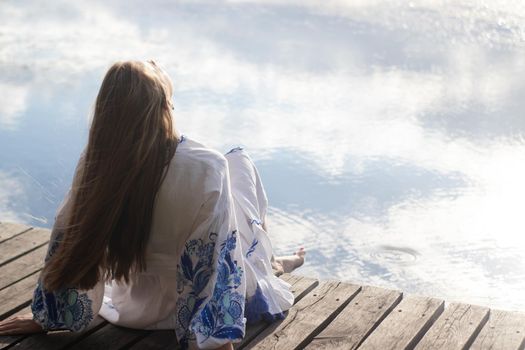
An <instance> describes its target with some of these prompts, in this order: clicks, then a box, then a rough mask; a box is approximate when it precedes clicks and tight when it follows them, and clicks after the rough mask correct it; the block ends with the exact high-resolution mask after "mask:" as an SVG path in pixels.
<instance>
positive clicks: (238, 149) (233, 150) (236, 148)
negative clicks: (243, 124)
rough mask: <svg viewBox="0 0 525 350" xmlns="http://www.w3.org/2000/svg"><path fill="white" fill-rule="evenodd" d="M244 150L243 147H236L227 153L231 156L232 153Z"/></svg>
mask: <svg viewBox="0 0 525 350" xmlns="http://www.w3.org/2000/svg"><path fill="white" fill-rule="evenodd" d="M242 150H243V148H242V147H235V148H232V149H231V150H229V151H228V153H226V154H230V153H233V152H237V151H242Z"/></svg>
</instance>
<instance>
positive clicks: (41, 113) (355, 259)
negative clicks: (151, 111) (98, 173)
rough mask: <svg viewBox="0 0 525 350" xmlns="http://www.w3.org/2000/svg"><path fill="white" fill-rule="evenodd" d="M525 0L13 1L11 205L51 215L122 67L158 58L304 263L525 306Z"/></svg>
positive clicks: (276, 236)
mask: <svg viewBox="0 0 525 350" xmlns="http://www.w3.org/2000/svg"><path fill="white" fill-rule="evenodd" d="M524 16H525V5H523V4H521V3H518V2H515V1H510V0H509V1H506V0H500V1H498V2H484V1H474V0H461V1H446V2H439V3H437V2H434V1H430V0H427V1H423V0H421V1H412V2H406V1H396V0H394V1H388V2H387V1H370V0H367V1H364V0H355V1H342V0H340V1H337V0H335V1H313V0H301V1H299V0H295V1H294V0H289V1H282V0H279V1H262V0H252V1H226V2H216V1H213V2H212V1H198V2H195V1H191V2H190V1H180V2H176V3H172V2H165V1H150V2H148V4H147V5H145V4H144V3H143V2H138V1H113V2H109V3H108V2H102V1H89V2H87V1H84V2H82V1H78V2H67V1H54V2H51V3H45V4H44V3H39V2H35V1H32V0H19V1H7V2H4V3H3V4H2V6H1V7H0V220H13V221H19V222H27V223H30V224H33V225H38V226H47V227H50V226H51V225H52V223H53V216H54V211H55V210H56V208H57V206H58V205H59V203H60V201H61V199H62V197H63V196H64V194H65V192H66V191H67V188H68V186H69V183H70V181H71V176H72V172H73V169H74V166H75V164H76V160H77V158H78V155H79V153H80V151H81V149H82V148H83V146H84V144H85V142H86V135H87V127H88V123H89V121H88V118H89V113H90V109H91V106H92V103H93V100H94V98H95V95H96V93H97V89H98V86H99V84H100V81H101V78H102V76H103V74H104V72H105V70H106V69H107V67H108V66H109V65H110V64H111V63H112V62H113V61H115V60H122V59H149V58H154V59H155V60H156V61H158V62H160V63H161V64H162V65H163V66H164V67H165V68H166V70H167V71H168V72H169V73H170V75H171V76H172V78H173V80H174V85H175V93H174V103H175V112H176V118H177V119H176V124H177V126H178V128H179V129H180V130H182V132H184V133H186V134H188V135H189V136H190V137H193V138H195V139H199V140H201V141H204V142H206V143H207V144H209V145H210V146H212V147H215V148H217V149H220V150H224V151H226V150H228V149H229V148H230V147H232V146H236V145H239V144H240V145H243V146H245V147H246V148H247V149H248V150H249V151H250V153H251V154H252V156H253V158H254V159H255V161H256V163H257V164H258V166H259V167H260V170H261V174H262V176H263V179H264V180H265V182H266V187H267V191H268V194H269V197H270V201H271V205H272V207H271V210H270V213H269V216H270V217H269V220H270V228H271V232H272V238H273V241H274V246H275V249H276V250H277V251H278V252H280V253H289V252H290V250H294V249H296V248H297V247H298V246H299V245H301V244H304V245H305V247H306V248H307V249H308V250H309V251H310V252H309V260H308V263H307V264H306V266H305V267H304V268H303V270H302V272H303V273H308V274H313V275H315V274H317V275H318V276H319V277H320V278H341V279H344V280H350V281H354V282H359V283H372V284H378V285H383V286H388V287H394V288H401V289H403V290H406V291H409V292H415V293H420V294H431V295H435V296H441V297H445V298H448V299H450V300H458V301H466V302H473V303H480V304H485V305H491V306H494V307H501V308H506V309H521V310H525V299H524V298H523V296H522V290H523V288H524V287H525V285H524V284H525V282H522V281H525V249H524V248H525V238H522V231H523V228H524V226H525V223H524V222H523V219H522V214H521V205H520V204H521V201H522V198H524V197H525V185H523V181H522V179H523V178H525V142H524V139H523V135H524V133H525V118H524V117H523V116H522V113H521V110H522V109H523V107H525V106H524V104H525V102H524V100H523V98H522V97H521V96H522V95H523V94H524V93H525V83H524V81H523V79H521V77H522V75H523V73H524V72H525V55H524V53H525V52H524V51H525V47H524V45H523V42H524V40H523V39H524V37H525V21H524V20H523V19H524V18H523V17H524ZM502 290H505V291H506V294H502V293H501V291H502Z"/></svg>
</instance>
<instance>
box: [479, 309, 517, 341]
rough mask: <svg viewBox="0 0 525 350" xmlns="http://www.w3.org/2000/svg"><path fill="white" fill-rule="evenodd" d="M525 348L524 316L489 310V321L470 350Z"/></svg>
mask: <svg viewBox="0 0 525 350" xmlns="http://www.w3.org/2000/svg"><path fill="white" fill-rule="evenodd" d="M523 348H525V315H524V314H523V313H518V312H506V311H500V310H490V315H489V320H488V321H487V323H486V324H485V326H484V327H483V329H481V332H480V333H479V334H478V336H477V337H476V340H475V341H474V343H473V344H472V346H471V349H472V350H482V349H483V350H485V349H502V350H507V349H512V350H515V349H523Z"/></svg>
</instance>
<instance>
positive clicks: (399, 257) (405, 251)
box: [370, 244, 420, 265]
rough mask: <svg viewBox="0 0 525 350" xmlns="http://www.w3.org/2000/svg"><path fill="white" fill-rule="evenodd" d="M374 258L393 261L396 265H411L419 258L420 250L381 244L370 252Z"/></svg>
mask: <svg viewBox="0 0 525 350" xmlns="http://www.w3.org/2000/svg"><path fill="white" fill-rule="evenodd" d="M370 255H371V257H372V258H373V259H376V260H377V261H383V262H386V263H392V264H396V265H410V264H413V263H415V262H416V261H417V260H418V258H419V255H420V254H419V252H418V251H417V250H415V249H412V248H409V247H401V246H399V247H398V246H393V245H386V244H383V245H379V246H378V247H377V249H376V250H374V251H372V252H371V253H370Z"/></svg>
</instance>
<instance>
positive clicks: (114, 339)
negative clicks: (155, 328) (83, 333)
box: [74, 323, 151, 350]
mask: <svg viewBox="0 0 525 350" xmlns="http://www.w3.org/2000/svg"><path fill="white" fill-rule="evenodd" d="M150 333H151V331H145V330H139V329H131V328H124V327H118V326H114V325H112V324H109V323H108V324H106V325H105V326H104V327H102V328H100V329H98V330H96V331H95V332H93V333H92V334H90V335H89V336H87V337H86V338H84V339H82V340H81V341H80V342H78V343H76V344H75V346H74V348H75V350H84V349H85V350H91V349H108V350H111V349H120V348H124V347H128V346H131V345H133V344H134V343H136V342H138V341H139V340H140V339H142V338H144V337H145V336H147V335H148V334H150Z"/></svg>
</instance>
